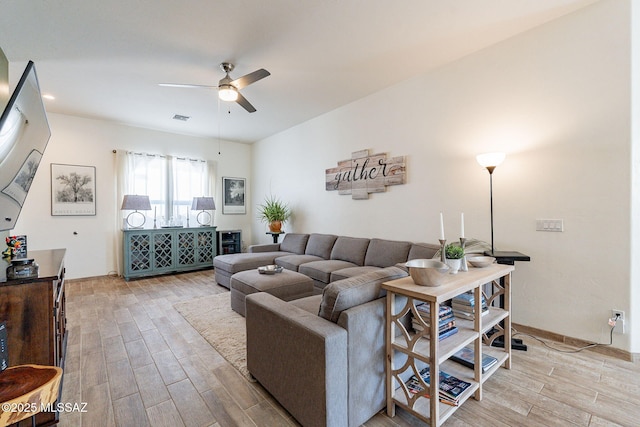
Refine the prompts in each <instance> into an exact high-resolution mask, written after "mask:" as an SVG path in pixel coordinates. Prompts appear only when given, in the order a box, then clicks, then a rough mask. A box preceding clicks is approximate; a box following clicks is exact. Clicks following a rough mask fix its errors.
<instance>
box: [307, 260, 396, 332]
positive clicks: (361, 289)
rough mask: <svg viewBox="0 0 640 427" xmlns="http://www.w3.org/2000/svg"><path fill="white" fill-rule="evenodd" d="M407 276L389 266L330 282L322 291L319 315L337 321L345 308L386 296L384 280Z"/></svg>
mask: <svg viewBox="0 0 640 427" xmlns="http://www.w3.org/2000/svg"><path fill="white" fill-rule="evenodd" d="M406 276H407V272H406V271H404V270H402V269H400V268H397V267H387V268H382V269H380V270H376V271H372V272H369V273H365V274H360V275H358V276H354V277H349V278H348V279H343V280H337V281H335V282H332V283H329V284H328V285H327V286H325V287H324V290H323V291H322V301H321V302H320V310H319V311H318V316H320V317H323V318H325V319H327V320H330V321H331V322H334V323H335V322H337V321H338V318H339V317H340V313H342V312H343V311H344V310H348V309H350V308H351V307H355V306H357V305H360V304H364V303H367V302H369V301H373V300H375V299H378V298H380V297H382V296H384V295H385V294H386V291H384V290H383V289H382V288H381V285H382V283H383V282H387V281H389V280H394V279H400V278H401V277H406Z"/></svg>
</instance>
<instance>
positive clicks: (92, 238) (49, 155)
mask: <svg viewBox="0 0 640 427" xmlns="http://www.w3.org/2000/svg"><path fill="white" fill-rule="evenodd" d="M48 117H49V123H50V126H51V139H50V140H49V144H48V146H47V148H46V150H45V154H44V157H43V159H42V163H41V164H40V168H39V169H38V172H37V173H36V177H35V179H34V182H33V184H32V187H31V189H30V191H29V194H28V196H27V199H26V201H25V204H24V207H23V209H22V213H21V214H20V217H19V220H18V223H17V224H16V227H15V229H14V230H13V231H12V234H26V235H27V244H28V248H29V249H30V250H37V249H52V248H60V247H64V248H67V258H66V268H67V277H69V278H79V277H92V276H101V275H105V274H108V273H113V272H115V271H116V258H115V257H116V249H115V235H116V228H115V227H116V225H115V224H116V223H117V224H121V221H120V215H121V212H120V211H119V210H118V209H119V207H120V205H121V203H122V201H121V200H116V199H115V176H114V161H115V155H114V154H113V153H112V150H114V149H123V150H135V151H141V152H149V153H159V154H172V155H183V156H190V157H194V158H201V159H206V160H213V161H215V162H216V163H217V175H218V179H217V180H216V182H217V185H216V187H217V188H216V195H215V201H216V206H219V208H218V210H216V212H215V218H214V224H215V225H217V226H218V229H241V230H243V234H244V235H249V233H250V228H251V222H250V221H251V218H250V216H249V215H233V216H231V215H222V210H221V206H222V199H221V197H220V195H221V194H222V193H221V177H222V176H243V177H247V178H248V179H250V178H251V173H250V166H251V164H250V158H251V153H250V147H249V146H248V145H245V144H237V143H232V142H225V141H223V142H222V143H221V144H218V141H217V140H214V139H206V138H196V137H190V136H184V135H176V134H170V133H164V132H157V131H152V130H147V129H141V128H134V127H129V126H124V125H118V124H114V123H107V122H104V121H99V120H91V119H85V118H79V117H73V116H66V115H61V114H51V113H50V114H49V115H48ZM219 148H220V152H221V154H220V155H219V154H218V149H219ZM51 163H65V164H74V165H85V166H95V167H96V187H97V188H96V206H97V213H96V215H95V216H86V217H83V216H51V172H50V164H51ZM193 224H195V222H194V223H193ZM74 233H77V234H74Z"/></svg>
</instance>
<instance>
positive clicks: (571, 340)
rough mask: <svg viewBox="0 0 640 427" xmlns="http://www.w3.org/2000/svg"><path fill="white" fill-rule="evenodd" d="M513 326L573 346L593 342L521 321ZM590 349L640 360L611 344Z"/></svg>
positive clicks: (607, 354)
mask: <svg viewBox="0 0 640 427" xmlns="http://www.w3.org/2000/svg"><path fill="white" fill-rule="evenodd" d="M511 326H512V327H513V328H514V329H515V330H516V331H518V332H522V333H523V334H530V335H534V336H536V337H538V338H542V339H547V340H552V341H556V342H561V343H563V344H567V345H570V346H573V347H585V346H587V345H589V344H592V342H591V341H585V340H581V339H578V338H573V337H568V336H566V335H560V334H557V333H555V332H549V331H545V330H543V329H538V328H533V327H531V326H525V325H521V324H519V323H512V324H511ZM587 350H589V351H593V352H596V353H599V354H604V355H605V356H610V357H615V358H616V359H620V360H625V361H628V362H638V361H640V354H638V353H631V352H629V351H626V350H622V349H619V348H615V347H611V346H601V345H599V346H595V347H591V348H589V349H587Z"/></svg>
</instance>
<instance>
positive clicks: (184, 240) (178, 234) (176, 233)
mask: <svg viewBox="0 0 640 427" xmlns="http://www.w3.org/2000/svg"><path fill="white" fill-rule="evenodd" d="M123 233H124V236H123V245H124V251H123V252H124V278H125V279H127V280H129V279H132V278H135V277H143V276H153V275H156V274H166V273H173V272H176V271H188V270H196V269H201V268H208V267H213V257H215V256H216V248H217V245H216V227H190V228H155V229H139V230H136V229H130V230H123Z"/></svg>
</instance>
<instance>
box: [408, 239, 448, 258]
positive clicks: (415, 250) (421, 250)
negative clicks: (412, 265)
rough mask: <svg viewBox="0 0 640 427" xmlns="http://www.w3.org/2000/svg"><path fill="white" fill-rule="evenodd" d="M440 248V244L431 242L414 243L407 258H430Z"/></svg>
mask: <svg viewBox="0 0 640 427" xmlns="http://www.w3.org/2000/svg"><path fill="white" fill-rule="evenodd" d="M439 250H440V246H438V245H434V244H432V243H414V244H412V245H411V249H410V250H409V256H408V257H407V261H408V260H412V259H430V258H433V256H434V255H435V254H436V253H437V252H438V251H439Z"/></svg>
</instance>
